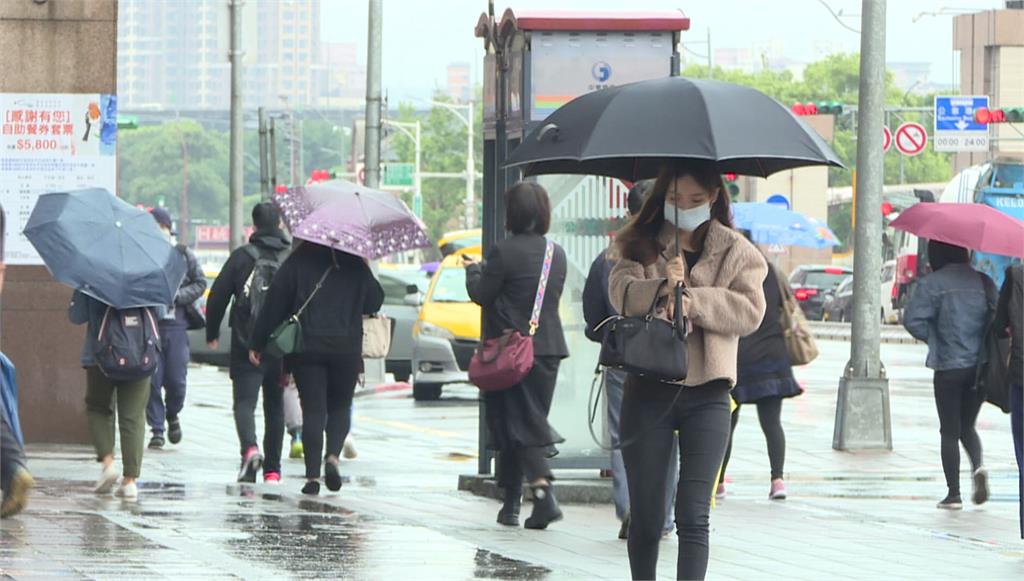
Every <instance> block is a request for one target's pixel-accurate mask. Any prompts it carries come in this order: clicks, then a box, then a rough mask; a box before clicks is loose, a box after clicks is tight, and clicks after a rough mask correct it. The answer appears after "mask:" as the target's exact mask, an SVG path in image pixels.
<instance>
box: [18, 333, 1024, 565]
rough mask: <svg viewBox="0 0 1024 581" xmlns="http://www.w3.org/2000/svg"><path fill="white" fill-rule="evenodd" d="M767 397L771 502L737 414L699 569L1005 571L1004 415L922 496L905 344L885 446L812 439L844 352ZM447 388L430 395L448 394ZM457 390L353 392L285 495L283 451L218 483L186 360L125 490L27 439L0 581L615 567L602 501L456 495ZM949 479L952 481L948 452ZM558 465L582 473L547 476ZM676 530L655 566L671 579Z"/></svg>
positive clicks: (202, 386) (912, 380) (223, 387)
mask: <svg viewBox="0 0 1024 581" xmlns="http://www.w3.org/2000/svg"><path fill="white" fill-rule="evenodd" d="M822 348H823V356H822V358H821V359H820V360H819V361H818V362H816V363H815V364H814V365H812V366H810V367H808V368H804V369H801V370H800V371H799V372H798V376H799V378H800V379H801V381H802V382H803V383H804V384H805V386H806V387H807V390H808V392H807V394H806V395H804V396H803V397H801V398H797V399H795V400H791V401H790V402H787V404H786V406H785V407H784V412H783V413H784V415H783V422H784V425H785V427H786V430H787V438H788V445H789V446H788V454H787V470H786V471H787V484H788V488H789V492H790V499H789V500H786V501H784V502H770V501H768V500H767V491H768V462H767V457H766V453H765V445H764V437H763V436H762V434H761V433H760V429H759V427H758V424H757V421H756V413H755V410H754V409H747V408H744V409H743V412H742V416H741V417H742V419H741V421H740V425H739V428H738V429H737V440H736V444H735V448H734V453H733V461H732V463H731V468H730V472H731V477H732V482H731V483H730V484H729V492H730V494H729V497H728V498H727V499H726V500H725V501H723V502H721V503H720V504H719V507H718V508H717V509H715V510H714V511H713V513H712V517H711V524H712V538H711V542H712V552H711V564H710V569H709V576H708V578H709V579H778V578H792V579H826V578H827V579H833V578H838V579H879V578H882V579H925V578H928V579H947V578H948V579H1020V578H1024V542H1022V541H1020V540H1019V535H1018V532H1017V523H1016V514H1017V513H1016V510H1017V504H1016V496H1015V492H1016V474H1015V470H1016V467H1015V465H1014V464H1013V456H1012V449H1011V445H1010V433H1009V427H1008V419H1007V417H1006V416H1004V415H1002V414H1001V413H999V412H998V411H997V410H995V408H993V407H992V406H986V407H985V409H984V411H983V413H982V415H981V418H980V420H979V431H980V433H981V437H982V440H983V442H984V444H985V452H986V459H987V462H986V463H987V465H988V467H989V469H990V471H991V474H992V490H993V498H992V500H991V501H990V502H989V503H988V504H986V505H983V506H981V507H974V506H970V505H969V506H967V507H966V508H965V510H964V511H961V512H945V511H939V510H937V509H935V508H934V504H935V502H936V501H937V500H938V499H939V498H940V497H941V496H942V494H943V492H944V490H943V489H944V485H943V481H942V472H941V468H940V465H939V459H938V447H939V441H938V422H937V419H936V418H935V408H934V401H933V399H932V396H931V383H930V375H929V373H928V372H927V371H926V370H923V369H921V368H920V366H919V364H920V361H921V360H922V359H923V348H922V347H920V346H915V345H887V346H884V347H883V356H884V358H885V361H886V363H887V365H888V366H889V374H890V377H891V381H892V386H891V388H892V402H893V404H892V406H893V416H894V421H893V432H894V437H895V446H896V450H895V451H894V452H892V453H880V452H872V453H858V454H848V453H838V452H834V451H832V450H831V437H832V423H833V418H834V407H835V392H836V385H837V383H838V380H837V377H838V374H837V372H836V369H840V368H841V367H842V364H843V363H844V362H845V357H846V355H847V354H848V349H849V345H848V344H842V343H823V344H822ZM449 393H450V395H449ZM474 397H475V392H474V390H473V389H472V388H468V387H467V388H455V389H452V390H451V391H450V392H448V391H446V397H445V399H443V400H442V401H440V402H435V403H428V404H416V403H414V402H413V401H412V400H411V397H410V394H409V393H408V392H401V391H399V392H383V393H376V394H371V395H367V396H365V397H360V398H359V399H358V400H357V403H356V421H355V424H356V433H357V446H358V449H359V452H360V456H359V458H358V459H356V460H354V461H346V462H345V463H344V470H343V472H344V473H345V474H346V475H347V481H346V484H345V486H344V487H343V488H342V490H341V492H340V493H338V494H333V493H328V494H324V495H322V496H320V497H318V498H315V499H313V498H309V497H304V496H302V495H301V494H299V492H298V491H299V488H300V487H301V485H302V479H301V477H300V476H301V473H302V463H301V461H300V460H287V461H286V462H285V468H284V471H285V480H284V483H283V484H282V485H280V486H276V487H275V486H267V485H262V484H259V485H256V486H248V485H246V486H240V485H238V484H235V483H234V477H235V472H236V467H237V453H238V451H237V441H236V437H235V433H234V429H233V424H232V420H231V404H230V387H229V384H228V380H227V376H226V374H223V373H221V372H219V371H217V370H215V369H212V368H196V369H193V370H191V371H190V393H189V398H188V405H187V407H186V411H185V414H184V415H183V416H182V418H183V424H184V429H185V440H184V441H183V442H182V444H181V445H179V446H176V447H171V448H169V449H167V450H165V451H161V452H152V453H147V455H146V458H145V462H144V466H143V482H142V490H141V493H140V499H139V500H138V501H137V502H126V501H122V500H119V499H115V498H113V497H110V496H105V497H97V496H96V495H94V494H92V493H91V492H90V487H91V483H92V480H93V479H94V478H95V475H96V470H97V468H96V465H95V463H94V462H93V461H92V458H91V451H90V450H89V449H88V448H85V447H71V448H69V447H53V446H42V447H39V446H36V447H32V448H31V449H30V467H31V469H32V470H33V472H34V474H35V475H36V476H37V478H38V480H39V488H38V489H37V490H36V492H35V495H34V496H33V497H32V501H31V504H30V508H29V510H28V511H27V512H26V513H24V514H23V515H21V516H19V517H17V518H15V519H8V520H4V521H0V577H2V576H8V577H11V578H15V579H52V578H67V579H148V578H173V579H267V578H320V579H392V578H394V579H474V578H476V579H598V578H601V579H625V578H628V565H627V560H626V549H625V544H624V543H623V542H622V541H619V540H617V539H616V538H615V533H616V531H617V529H618V524H617V523H616V522H615V519H614V513H613V510H612V508H611V507H610V506H607V505H570V506H566V507H565V512H566V519H565V521H563V522H560V523H557V524H555V525H553V526H552V527H551V529H550V530H548V531H544V532H535V531H526V530H523V529H509V528H504V527H499V526H498V525H496V524H494V516H495V513H496V512H497V508H498V505H497V503H495V502H494V501H491V500H488V499H483V498H479V497H475V496H473V495H471V494H468V493H462V492H458V491H456V485H457V480H458V476H459V475H460V474H467V473H471V472H472V471H473V470H474V469H475V466H476V462H475V453H476V429H477V427H476V413H477V408H476V403H475V401H474V399H473V398H474ZM964 464H965V471H964V475H963V476H964V477H963V482H964V487H965V491H968V490H969V481H968V478H967V474H966V464H967V461H966V457H965V458H964ZM559 476H560V477H566V478H569V477H573V476H582V474H577V473H574V472H573V471H567V472H566V473H565V474H559ZM675 553H676V542H675V539H673V538H670V539H668V540H666V541H664V542H663V543H662V556H661V565H660V569H659V571H660V573H661V574H662V577H663V578H666V579H667V578H672V577H673V576H674V568H675V567H674V565H675Z"/></svg>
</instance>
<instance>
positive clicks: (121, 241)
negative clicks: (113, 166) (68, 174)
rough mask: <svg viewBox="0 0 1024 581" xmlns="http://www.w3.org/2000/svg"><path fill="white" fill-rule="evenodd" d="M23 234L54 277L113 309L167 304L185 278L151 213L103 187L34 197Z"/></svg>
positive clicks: (179, 261) (178, 257)
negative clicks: (34, 204) (33, 203)
mask: <svg viewBox="0 0 1024 581" xmlns="http://www.w3.org/2000/svg"><path fill="white" fill-rule="evenodd" d="M25 236H27V237H28V239H29V241H30V242H31V243H32V246H35V248H36V250H37V251H38V252H39V255H40V256H42V258H43V261H44V262H45V263H46V267H47V268H49V269H50V273H52V274H53V278H55V279H56V280H57V281H58V282H61V283H64V284H66V285H68V286H70V287H72V288H75V289H78V290H80V291H82V292H83V293H85V294H87V295H89V296H91V297H93V298H95V299H98V300H100V301H102V302H104V303H106V304H108V305H110V306H112V307H115V308H119V309H125V308H130V307H141V306H156V305H170V304H172V303H173V302H174V295H175V293H176V292H177V291H178V287H179V286H180V285H181V281H182V279H184V278H185V270H186V264H185V260H184V257H182V255H181V253H180V252H178V251H177V250H176V249H175V248H174V246H173V245H172V244H171V242H170V240H168V238H167V236H165V235H164V233H163V232H161V231H160V228H159V227H158V226H157V224H156V221H155V220H153V217H152V216H150V215H149V213H148V212H146V211H144V210H141V209H139V208H136V207H134V206H132V205H131V204H129V203H127V202H125V201H124V200H121V199H119V198H117V197H116V196H114V195H113V194H111V193H110V192H108V191H106V190H103V189H89V190H79V191H76V192H67V193H54V194H44V195H42V196H39V201H37V202H36V207H35V208H34V209H33V210H32V215H31V216H30V217H29V219H28V224H27V225H26V226H25Z"/></svg>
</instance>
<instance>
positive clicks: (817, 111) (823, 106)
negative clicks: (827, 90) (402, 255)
mask: <svg viewBox="0 0 1024 581" xmlns="http://www.w3.org/2000/svg"><path fill="white" fill-rule="evenodd" d="M789 110H790V111H792V112H793V114H794V115H842V114H843V104H842V103H840V102H839V101H818V102H817V103H811V102H808V103H794V104H793V106H792V107H790V108H789Z"/></svg>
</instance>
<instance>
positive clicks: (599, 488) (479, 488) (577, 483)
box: [459, 474, 613, 504]
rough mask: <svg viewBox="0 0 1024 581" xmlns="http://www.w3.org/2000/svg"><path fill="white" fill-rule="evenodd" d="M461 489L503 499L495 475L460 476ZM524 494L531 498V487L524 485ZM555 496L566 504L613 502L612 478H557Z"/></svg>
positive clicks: (478, 494) (525, 496) (485, 496)
mask: <svg viewBox="0 0 1024 581" xmlns="http://www.w3.org/2000/svg"><path fill="white" fill-rule="evenodd" d="M459 490H461V491H463V492H469V493H471V494H474V495H476V496H482V497H484V498H493V499H495V500H501V499H502V493H501V489H500V488H498V482H497V481H496V480H495V479H494V477H493V476H481V475H478V474H463V475H461V476H459ZM523 496H524V498H525V499H527V500H528V499H530V488H529V487H528V486H524V487H523ZM555 496H556V497H557V498H558V502H561V503H565V504H612V502H613V499H612V479H611V478H600V479H585V480H583V479H576V480H556V481H555Z"/></svg>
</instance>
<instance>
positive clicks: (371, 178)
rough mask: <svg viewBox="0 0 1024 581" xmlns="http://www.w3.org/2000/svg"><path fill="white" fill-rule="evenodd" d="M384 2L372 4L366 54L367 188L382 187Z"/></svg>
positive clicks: (375, 1)
mask: <svg viewBox="0 0 1024 581" xmlns="http://www.w3.org/2000/svg"><path fill="white" fill-rule="evenodd" d="M383 19H384V6H383V0H370V19H369V28H370V30H369V42H368V43H367V44H368V49H367V53H366V146H365V149H366V154H365V155H366V157H365V163H366V165H365V172H366V185H367V186H368V187H371V188H377V187H379V186H380V133H381V124H380V118H381V45H382V44H383V35H382V28H383V26H382V22H383Z"/></svg>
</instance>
